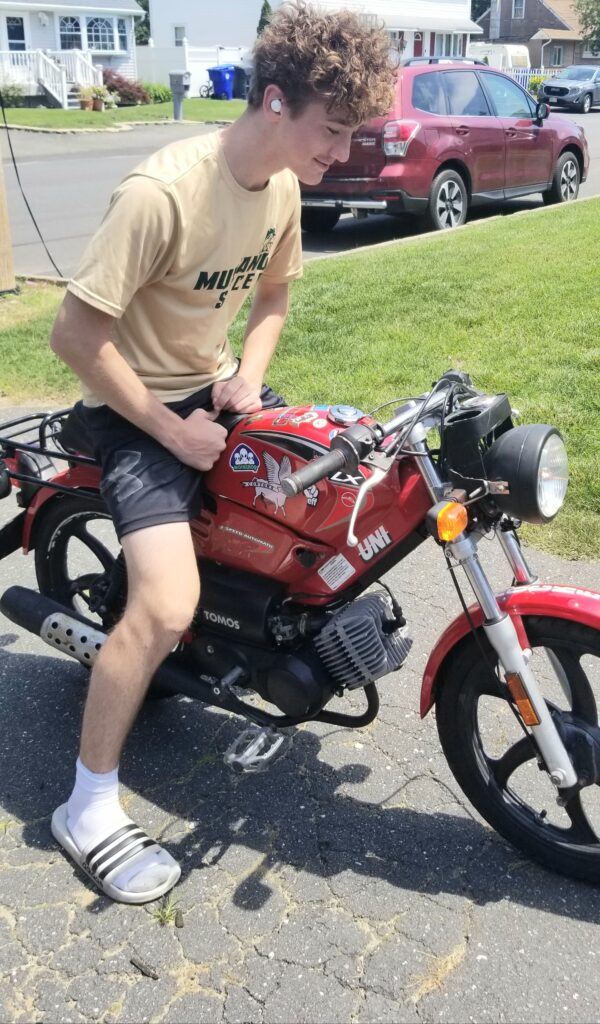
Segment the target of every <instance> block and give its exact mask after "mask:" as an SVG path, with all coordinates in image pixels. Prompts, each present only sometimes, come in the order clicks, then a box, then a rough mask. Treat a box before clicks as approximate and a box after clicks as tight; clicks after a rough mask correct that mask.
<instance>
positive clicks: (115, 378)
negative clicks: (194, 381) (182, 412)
mask: <svg viewBox="0 0 600 1024" xmlns="http://www.w3.org/2000/svg"><path fill="white" fill-rule="evenodd" d="M113 326H114V317H112V316H109V315H108V314H107V313H103V312H102V311H101V310H99V309H96V308H95V307H94V306H90V305H88V303H86V302H82V300H81V299H78V298H77V297H76V296H75V295H72V294H71V293H70V292H67V294H66V295H65V299H64V302H63V304H62V306H61V308H60V310H59V312H58V316H57V318H56V323H55V325H54V330H53V332H52V337H51V339H50V347H51V349H52V351H53V352H55V353H56V355H57V356H59V358H60V359H62V360H63V361H64V362H65V363H67V365H68V366H70V367H71V369H72V370H73V371H74V372H75V373H76V374H77V376H78V377H79V379H80V380H82V381H83V383H84V384H86V385H87V386H88V387H89V388H90V389H91V390H93V392H94V394H95V395H97V396H98V398H99V399H100V400H101V401H102V402H105V403H106V405H108V406H110V408H111V409H114V411H115V412H117V413H118V414H119V415H120V416H123V418H124V419H126V420H129V422H130V423H134V424H135V426H136V427H139V428H140V429H141V430H143V431H145V433H147V434H150V435H151V437H154V438H155V439H156V440H157V441H158V442H159V443H160V444H162V445H163V447H165V448H167V449H168V450H169V451H170V452H172V453H173V454H174V455H176V456H177V458H179V459H180V460H181V461H182V462H185V463H186V464H187V465H189V466H193V467H194V468H196V469H200V470H207V469H210V467H211V466H212V465H213V463H214V462H215V461H216V460H217V458H218V457H219V455H220V454H221V452H222V451H223V449H224V448H225V441H226V432H225V430H224V429H223V427H221V426H220V425H219V424H217V423H213V422H212V414H209V413H207V412H205V411H204V410H202V409H197V410H196V411H195V412H193V413H192V414H191V415H190V416H189V417H188V418H187V419H186V420H182V419H181V418H180V417H179V416H177V415H176V414H175V413H174V412H172V410H171V409H168V408H167V407H166V406H165V405H163V403H162V402H159V400H158V398H155V396H154V395H153V394H151V392H150V391H148V389H147V388H146V387H144V385H143V384H142V382H141V381H140V380H139V379H138V377H137V376H136V374H135V373H134V372H133V370H132V369H131V367H130V366H129V365H128V364H127V363H126V361H125V360H124V359H123V356H122V355H120V353H119V352H118V350H117V348H116V347H115V345H114V344H113V342H112V338H111V334H112V328H113Z"/></svg>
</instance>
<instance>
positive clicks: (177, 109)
mask: <svg viewBox="0 0 600 1024" xmlns="http://www.w3.org/2000/svg"><path fill="white" fill-rule="evenodd" d="M191 77H192V76H191V73H190V72H189V71H169V85H170V86H171V92H172V93H173V107H174V111H173V116H174V118H175V120H176V121H180V120H181V106H182V103H183V100H184V99H185V98H186V96H187V94H188V92H189V91H190V80H191Z"/></svg>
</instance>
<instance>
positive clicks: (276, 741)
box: [223, 725, 292, 772]
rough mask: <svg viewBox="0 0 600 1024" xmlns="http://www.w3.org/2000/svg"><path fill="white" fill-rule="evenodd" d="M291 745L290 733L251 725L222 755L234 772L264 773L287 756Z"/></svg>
mask: <svg viewBox="0 0 600 1024" xmlns="http://www.w3.org/2000/svg"><path fill="white" fill-rule="evenodd" d="M291 745H292V734H291V733H290V732H285V733H284V732H279V731H278V730H277V729H273V728H270V727H268V728H261V727H260V726H259V725H251V726H250V727H249V728H248V729H244V731H243V732H241V733H240V735H239V736H237V737H236V738H235V740H234V741H233V743H232V744H231V746H229V747H228V748H227V750H226V751H225V753H224V755H223V760H224V761H225V764H226V765H229V767H230V768H231V769H232V771H234V772H265V771H266V770H267V768H269V767H270V766H271V765H272V764H273V762H274V761H278V760H279V759H280V758H281V757H283V756H284V755H285V754H287V752H288V750H289V749H290V747H291Z"/></svg>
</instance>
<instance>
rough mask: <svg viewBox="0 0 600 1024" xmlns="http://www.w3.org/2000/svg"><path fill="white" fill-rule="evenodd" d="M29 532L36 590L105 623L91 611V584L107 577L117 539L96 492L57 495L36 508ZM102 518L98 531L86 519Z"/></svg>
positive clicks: (95, 520) (92, 588) (99, 519)
mask: <svg viewBox="0 0 600 1024" xmlns="http://www.w3.org/2000/svg"><path fill="white" fill-rule="evenodd" d="M39 517H40V518H39V521H38V523H37V527H36V532H35V574H36V577H37V583H38V587H39V590H40V593H41V594H45V595H46V596H47V597H51V598H52V599H53V600H54V601H58V602H59V603H60V604H63V605H65V606H66V607H67V608H73V609H74V610H75V611H77V612H79V614H81V615H85V617H86V618H89V619H92V620H95V621H98V622H100V623H101V624H102V626H104V627H105V628H108V626H109V625H112V622H111V621H110V620H109V621H107V620H106V619H105V618H104V617H103V616H102V615H99V614H97V613H96V612H95V611H94V608H93V607H92V606H93V603H94V602H93V592H94V588H96V589H97V588H98V585H99V584H100V585H102V583H103V581H106V582H107V581H108V576H109V574H110V572H111V569H112V567H113V564H114V562H115V559H116V557H117V555H118V553H119V550H120V548H119V545H118V541H117V539H116V535H115V533H114V527H112V521H111V518H110V515H109V513H108V510H107V508H106V505H105V504H104V502H103V501H102V499H101V498H100V497H98V498H91V497H77V496H75V495H73V496H72V497H71V496H70V495H67V496H62V495H61V496H60V497H57V498H53V499H51V501H50V503H49V506H48V508H47V509H45V510H44V509H42V511H41V512H40V513H39ZM92 523H94V524H99V523H102V524H103V530H104V533H105V538H104V539H103V538H102V536H101V531H100V530H96V529H94V528H92V526H91V524H92Z"/></svg>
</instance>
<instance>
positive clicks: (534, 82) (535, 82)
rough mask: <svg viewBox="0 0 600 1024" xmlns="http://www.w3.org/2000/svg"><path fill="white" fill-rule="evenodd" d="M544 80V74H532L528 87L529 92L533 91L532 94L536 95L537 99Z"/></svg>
mask: <svg viewBox="0 0 600 1024" xmlns="http://www.w3.org/2000/svg"><path fill="white" fill-rule="evenodd" d="M543 81H544V76H543V75H532V76H531V78H530V79H529V85H528V86H527V88H528V89H529V92H530V93H531V95H532V96H535V98H536V100H537V95H538V89H539V87H540V85H541V84H542V82H543Z"/></svg>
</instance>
